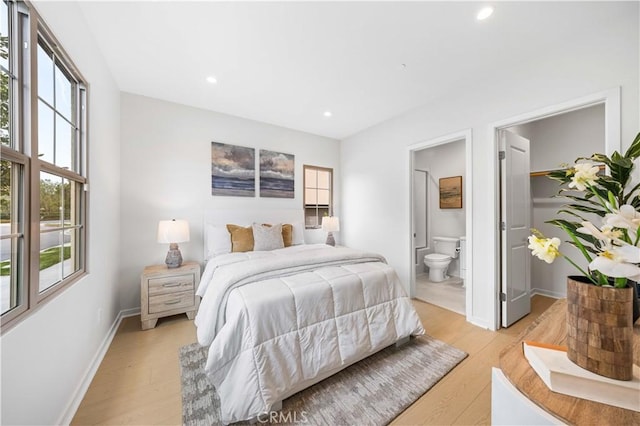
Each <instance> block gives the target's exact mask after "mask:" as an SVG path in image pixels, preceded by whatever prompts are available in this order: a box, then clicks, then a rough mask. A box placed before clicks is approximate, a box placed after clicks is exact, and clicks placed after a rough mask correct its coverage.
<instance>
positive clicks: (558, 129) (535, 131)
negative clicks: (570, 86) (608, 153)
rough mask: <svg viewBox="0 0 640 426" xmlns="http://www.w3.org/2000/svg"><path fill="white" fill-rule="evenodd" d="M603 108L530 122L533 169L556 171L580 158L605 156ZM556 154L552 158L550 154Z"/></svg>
mask: <svg viewBox="0 0 640 426" xmlns="http://www.w3.org/2000/svg"><path fill="white" fill-rule="evenodd" d="M604 112H605V111H604V105H603V104H600V105H595V106H592V107H589V108H583V109H580V110H577V111H571V112H568V113H566V114H561V115H557V116H554V117H549V118H545V119H542V120H537V121H534V122H531V123H528V124H527V126H529V127H530V132H529V135H527V136H525V135H522V136H525V137H527V138H528V139H529V140H530V141H531V170H533V171H536V170H553V169H558V168H560V167H561V165H562V164H563V163H566V164H573V162H574V161H575V160H576V158H577V157H589V156H590V155H591V154H594V153H605V146H604V139H605V136H604ZM551 152H552V153H553V155H549V153H551Z"/></svg>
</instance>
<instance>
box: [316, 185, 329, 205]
mask: <svg viewBox="0 0 640 426" xmlns="http://www.w3.org/2000/svg"><path fill="white" fill-rule="evenodd" d="M329 197H330V194H329V190H328V189H318V205H321V206H328V205H329Z"/></svg>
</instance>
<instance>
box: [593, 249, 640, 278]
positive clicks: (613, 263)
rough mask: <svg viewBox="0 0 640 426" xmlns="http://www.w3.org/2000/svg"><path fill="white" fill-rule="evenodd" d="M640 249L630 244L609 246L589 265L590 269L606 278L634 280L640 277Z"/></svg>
mask: <svg viewBox="0 0 640 426" xmlns="http://www.w3.org/2000/svg"><path fill="white" fill-rule="evenodd" d="M637 263H640V248H638V247H635V246H632V245H630V244H624V245H622V246H609V247H607V248H606V249H605V250H603V251H602V252H600V253H599V254H598V256H597V257H596V258H595V259H593V260H592V261H591V263H589V268H590V269H591V270H594V271H599V272H601V273H603V274H604V275H606V276H609V277H616V278H622V277H624V278H634V277H636V276H638V275H640V267H638V265H637Z"/></svg>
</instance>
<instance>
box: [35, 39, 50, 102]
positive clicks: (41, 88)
mask: <svg viewBox="0 0 640 426" xmlns="http://www.w3.org/2000/svg"><path fill="white" fill-rule="evenodd" d="M38 96H39V97H40V98H42V99H44V100H45V101H47V102H48V103H49V105H53V59H52V58H51V56H50V55H49V54H48V53H47V52H46V51H45V50H44V49H43V48H42V46H40V45H38Z"/></svg>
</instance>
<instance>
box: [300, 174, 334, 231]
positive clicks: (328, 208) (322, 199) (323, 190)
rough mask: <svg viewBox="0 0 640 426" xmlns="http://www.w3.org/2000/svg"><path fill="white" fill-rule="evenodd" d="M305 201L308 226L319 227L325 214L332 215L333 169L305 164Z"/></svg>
mask: <svg viewBox="0 0 640 426" xmlns="http://www.w3.org/2000/svg"><path fill="white" fill-rule="evenodd" d="M303 203H304V220H305V227H306V228H319V227H320V226H321V225H322V217H323V216H332V214H333V169H327V168H325V167H316V166H307V165H305V166H304V201H303Z"/></svg>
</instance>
